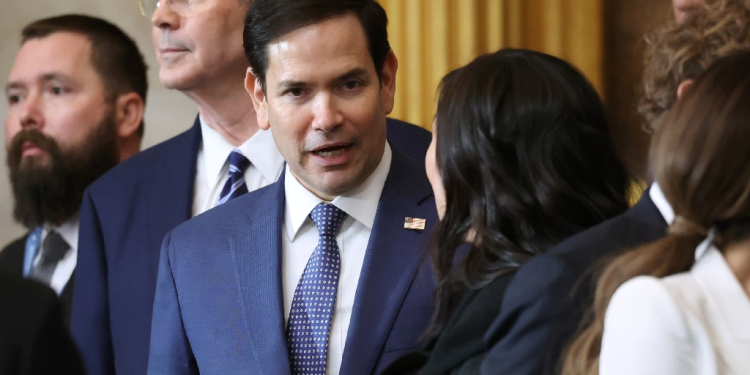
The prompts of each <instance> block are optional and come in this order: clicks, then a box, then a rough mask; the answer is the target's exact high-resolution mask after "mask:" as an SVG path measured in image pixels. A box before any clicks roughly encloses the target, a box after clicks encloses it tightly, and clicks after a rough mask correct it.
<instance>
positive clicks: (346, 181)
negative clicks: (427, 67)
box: [245, 15, 398, 200]
mask: <svg viewBox="0 0 750 375" xmlns="http://www.w3.org/2000/svg"><path fill="white" fill-rule="evenodd" d="M268 61H269V65H268V70H267V72H266V83H267V89H266V92H265V93H264V91H263V90H262V88H261V86H260V84H259V83H258V82H257V80H256V79H255V76H253V75H252V73H251V72H250V71H248V73H247V77H246V80H245V84H246V86H247V90H248V92H249V93H251V95H252V97H253V104H254V106H255V110H256V112H257V114H258V124H259V126H260V127H261V129H269V128H270V130H271V132H272V133H273V136H274V140H275V141H276V145H277V147H278V148H279V151H280V152H281V154H282V155H283V156H284V159H285V160H286V161H287V163H288V165H289V168H290V170H291V172H292V175H294V177H295V178H297V180H298V181H299V182H300V183H301V184H302V185H303V186H305V187H306V188H307V189H308V190H310V191H311V192H312V193H313V194H315V195H317V196H318V197H320V198H322V199H325V200H332V199H333V198H334V197H336V196H339V195H345V194H346V193H347V192H348V191H350V190H352V189H354V188H356V187H358V186H359V185H360V184H362V183H363V182H364V181H365V180H366V179H367V177H369V176H370V175H371V174H372V172H373V171H374V170H375V168H377V166H378V164H379V163H380V160H381V159H382V157H383V152H384V149H385V142H386V122H385V121H386V115H387V114H388V113H390V112H391V111H392V110H393V96H394V92H395V89H396V84H395V77H396V70H397V68H398V61H397V60H396V56H395V55H394V54H393V53H392V52H390V53H389V54H388V57H387V59H386V63H385V67H384V68H383V72H382V75H381V77H382V84H381V82H379V81H378V76H377V74H376V72H375V66H374V64H373V61H372V58H371V57H370V53H369V49H368V47H367V40H366V38H365V34H364V30H363V29H362V26H361V25H360V23H359V21H358V20H357V18H356V17H355V16H353V15H345V16H339V17H334V18H330V19H328V20H325V21H322V22H320V23H317V24H313V25H310V26H307V27H304V28H301V29H298V30H295V31H293V32H291V33H289V34H287V35H284V36H282V37H280V38H278V39H277V40H274V41H273V42H272V43H271V44H269V46H268ZM266 93H267V94H266Z"/></svg>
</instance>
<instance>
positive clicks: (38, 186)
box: [7, 112, 119, 228]
mask: <svg viewBox="0 0 750 375" xmlns="http://www.w3.org/2000/svg"><path fill="white" fill-rule="evenodd" d="M26 141H30V142H32V143H34V144H35V145H37V146H38V147H39V148H41V149H43V150H44V151H46V152H47V155H41V156H31V157H25V158H22V157H21V155H22V152H23V144H24V142H26ZM118 159H119V154H118V151H117V128H116V124H115V118H114V113H113V112H110V113H108V114H107V115H106V116H105V118H104V119H103V120H102V121H101V122H100V123H99V124H98V127H97V128H96V129H95V130H94V131H93V132H92V133H91V134H90V135H89V136H88V138H87V139H86V140H85V142H83V143H82V144H81V145H79V146H77V147H74V148H72V149H70V150H67V151H63V150H61V149H60V147H59V146H58V144H57V142H55V140H54V139H52V138H50V137H47V136H45V135H44V134H42V133H41V132H40V131H39V130H36V129H27V130H22V131H21V132H19V133H18V134H16V136H15V137H13V140H12V142H11V144H10V146H8V158H7V160H8V167H9V168H10V181H11V185H12V187H13V197H14V199H15V202H14V203H15V205H14V207H13V217H14V218H15V219H16V221H17V222H19V223H21V224H23V225H24V226H26V227H27V228H33V227H36V226H41V225H42V224H43V223H51V224H52V225H60V224H62V223H64V222H65V221H66V220H68V219H69V218H70V217H72V216H73V215H74V214H75V213H76V212H78V210H79V209H80V208H81V201H82V200H83V191H84V190H86V187H88V186H89V185H90V184H91V183H93V182H94V181H95V180H96V179H97V178H99V177H101V176H102V175H103V174H104V173H106V172H107V171H108V170H110V169H111V168H112V167H114V166H115V165H117V162H118Z"/></svg>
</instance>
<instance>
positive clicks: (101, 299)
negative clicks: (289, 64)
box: [71, 0, 430, 375]
mask: <svg viewBox="0 0 750 375" xmlns="http://www.w3.org/2000/svg"><path fill="white" fill-rule="evenodd" d="M250 3H251V1H248V0H240V1H238V0H202V1H200V2H188V1H161V2H158V1H155V0H143V1H141V4H140V5H141V9H142V10H143V12H144V13H145V14H146V15H147V16H150V17H151V22H152V24H153V29H152V31H153V40H154V47H155V49H156V54H157V59H158V61H159V64H160V71H159V77H160V80H161V82H162V83H163V84H164V85H165V86H166V87H168V88H170V89H175V90H179V91H181V92H182V93H184V94H185V95H187V96H188V97H189V98H191V99H192V100H193V101H194V102H195V103H196V104H197V105H198V112H199V116H198V117H197V118H196V120H195V123H194V125H193V127H192V128H191V129H189V130H188V131H186V132H184V133H182V134H180V135H178V136H176V137H174V138H172V139H170V140H168V141H166V142H164V143H161V144H159V145H157V146H154V147H152V148H151V149H149V150H146V151H144V152H141V153H139V154H137V155H136V156H134V157H133V158H131V160H128V162H126V163H123V164H121V165H120V166H119V167H118V168H115V169H113V170H112V172H111V173H108V174H107V175H105V176H104V177H103V178H101V179H100V180H99V181H97V182H96V183H95V184H93V185H92V186H91V187H90V188H89V189H88V190H87V192H86V194H85V195H84V202H83V206H82V209H81V230H80V238H79V242H80V246H79V258H78V259H79V262H78V270H77V276H76V278H77V280H78V282H77V287H76V289H75V293H74V298H73V299H74V301H73V313H72V314H73V316H72V323H71V329H72V335H73V338H74V339H75V340H76V342H77V344H78V346H79V348H80V350H81V353H82V356H83V359H84V362H85V365H86V367H87V370H88V372H89V373H91V374H112V373H115V372H116V373H118V374H137V375H141V374H143V373H145V372H146V367H147V364H148V348H149V338H150V332H151V312H152V307H153V298H154V290H155V287H156V273H157V269H158V264H159V249H160V246H161V243H162V240H163V239H164V236H165V235H166V234H167V233H168V232H169V231H171V230H172V229H174V228H175V227H176V226H177V225H179V224H181V223H183V222H184V221H186V220H188V219H190V218H191V217H193V216H195V215H198V214H200V213H202V212H204V211H206V210H208V209H210V208H212V207H214V206H216V205H217V204H219V203H220V202H223V201H226V200H228V199H231V198H234V197H236V196H238V195H239V194H240V193H242V192H244V191H253V190H255V189H258V188H260V187H263V186H266V185H268V184H270V183H273V182H275V181H276V180H277V179H278V178H279V176H280V175H281V173H282V170H283V163H284V162H283V158H282V157H281V154H279V152H278V150H277V148H276V145H275V144H274V142H273V139H272V136H271V133H270V132H267V131H260V130H259V128H258V125H257V123H256V116H255V112H254V109H253V104H252V101H251V99H250V97H249V96H248V94H247V92H246V90H245V87H244V84H243V77H244V76H245V73H246V71H247V68H248V62H247V58H246V57H245V55H244V51H243V48H242V29H243V25H244V22H243V21H244V15H245V13H246V12H247V10H248V9H249V6H250ZM388 139H389V141H390V142H391V143H392V144H393V145H397V146H399V147H401V146H403V148H402V150H404V151H405V152H406V153H407V154H409V155H410V156H412V157H413V158H424V154H425V152H426V150H427V147H428V146H429V143H430V136H429V133H428V132H427V131H425V130H424V129H421V128H418V127H416V126H414V125H409V124H406V123H403V122H399V121H395V120H389V121H388ZM233 161H236V162H238V164H237V166H239V167H243V168H244V173H240V175H241V176H242V180H243V181H242V184H240V185H239V186H235V185H234V184H232V183H229V184H228V183H227V182H228V181H232V179H231V175H234V173H230V169H233V168H235V167H237V166H234V165H233ZM235 182H236V181H235ZM225 187H229V190H227V191H228V194H222V193H223V192H224V188H225ZM235 187H236V188H237V189H233V188H235Z"/></svg>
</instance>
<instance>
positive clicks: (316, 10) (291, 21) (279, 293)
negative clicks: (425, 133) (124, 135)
mask: <svg viewBox="0 0 750 375" xmlns="http://www.w3.org/2000/svg"><path fill="white" fill-rule="evenodd" d="M246 23H247V25H246V28H245V39H244V41H245V43H244V46H245V51H246V54H247V56H248V59H249V60H250V66H251V69H249V70H248V74H247V78H246V81H245V85H246V87H247V90H248V92H249V93H250V95H251V97H252V100H253V104H254V106H255V110H256V113H257V118H258V124H259V126H260V127H261V129H264V130H265V129H270V131H271V132H272V134H273V137H274V140H275V141H276V144H277V146H278V149H279V151H280V152H281V154H282V155H283V156H284V159H285V160H286V162H287V164H286V167H285V171H284V174H283V176H282V178H281V179H280V180H279V181H278V182H276V183H275V184H272V185H270V186H268V187H265V188H263V189H260V190H257V191H254V192H251V193H249V194H246V195H244V196H242V197H239V198H237V199H235V200H233V201H230V202H228V203H227V204H225V205H222V206H219V207H217V208H216V209H213V210H211V211H209V212H207V213H205V214H203V215H200V216H198V217H196V218H194V219H192V220H190V221H188V222H186V223H184V224H182V225H180V226H179V227H177V228H176V229H175V230H174V231H172V232H171V233H170V234H169V235H167V237H166V238H165V240H164V244H163V246H162V253H161V263H160V266H159V275H158V281H157V287H156V296H155V302H154V314H153V325H152V327H153V328H152V332H151V347H150V357H149V371H148V373H149V374H189V373H190V374H192V373H198V372H200V373H204V374H235V373H253V374H290V373H293V374H339V373H341V374H371V373H377V372H379V371H380V370H382V369H383V367H384V366H387V365H388V364H389V363H390V362H391V361H393V360H394V359H395V358H396V357H398V356H400V355H401V354H403V353H405V352H407V351H409V350H410V349H412V350H413V349H414V348H416V347H418V346H419V345H420V342H419V336H420V333H421V332H422V330H423V329H424V328H425V327H426V325H427V323H428V320H429V317H430V315H431V310H432V294H433V289H434V284H433V281H432V278H431V276H430V272H429V265H428V264H427V262H426V261H425V254H424V249H425V246H426V245H427V242H428V239H429V228H430V227H431V226H432V225H434V224H435V223H436V222H437V213H436V209H435V203H434V198H433V197H432V192H431V190H430V185H429V182H428V180H427V177H426V175H425V171H424V167H423V166H422V163H420V162H417V161H415V160H412V159H410V158H409V157H408V156H406V155H405V154H404V153H403V152H401V151H400V150H399V149H398V148H397V147H396V146H395V145H392V144H390V142H387V141H386V115H387V114H388V113H389V112H390V111H391V110H392V108H393V102H394V100H393V97H394V92H395V87H396V85H395V78H396V70H397V66H398V62H397V60H396V56H395V55H394V54H393V52H392V51H391V49H390V47H389V44H388V39H387V32H386V24H387V17H386V15H385V11H384V10H383V8H382V7H381V6H380V5H379V4H378V3H377V2H375V1H374V0H359V1H351V0H256V2H255V3H254V4H253V6H252V8H251V10H250V12H249V13H248V15H247V17H246Z"/></svg>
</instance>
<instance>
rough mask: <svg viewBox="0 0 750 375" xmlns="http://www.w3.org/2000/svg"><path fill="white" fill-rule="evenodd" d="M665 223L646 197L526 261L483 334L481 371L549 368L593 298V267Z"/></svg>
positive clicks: (648, 238)
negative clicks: (484, 348) (485, 350)
mask: <svg viewBox="0 0 750 375" xmlns="http://www.w3.org/2000/svg"><path fill="white" fill-rule="evenodd" d="M666 228H667V224H666V222H665V221H664V218H663V217H662V216H661V213H660V212H659V211H658V209H657V208H656V206H655V205H654V204H653V202H652V201H651V199H650V198H649V197H648V192H646V193H644V197H643V198H642V199H641V200H640V201H639V202H638V204H637V205H636V206H635V207H633V208H631V209H630V210H628V211H626V212H624V213H622V214H620V215H619V216H616V217H614V218H612V219H610V220H607V221H605V222H603V223H601V224H599V225H597V226H595V227H593V228H590V229H588V230H586V231H583V232H581V233H579V234H577V235H575V236H573V237H571V238H569V239H567V240H565V241H563V242H562V243H560V244H558V245H557V246H556V247H554V248H552V249H550V250H549V251H548V252H547V253H545V254H542V255H539V256H536V257H534V258H532V259H531V260H529V261H528V262H527V263H526V264H524V265H523V266H522V267H521V268H520V269H519V271H518V273H517V274H516V276H515V278H514V279H513V280H512V281H511V284H510V286H509V287H508V290H507V292H506V294H505V298H504V299H503V305H502V312H501V314H500V316H499V317H498V319H497V320H496V321H495V323H493V325H492V327H491V328H490V330H489V331H488V332H487V335H486V336H485V343H486V344H487V345H488V346H489V347H492V349H491V351H490V354H489V355H488V357H487V359H486V360H485V363H484V364H483V373H487V374H493V373H511V374H552V373H556V368H557V366H558V360H559V356H560V354H561V352H562V350H563V348H564V347H565V345H566V344H567V343H568V342H569V340H570V339H571V338H572V337H573V335H574V334H575V332H576V331H577V329H578V327H579V325H580V323H581V319H582V317H583V314H584V312H585V311H586V309H587V308H588V306H589V305H590V303H591V301H592V299H593V291H594V284H593V281H592V279H591V276H592V271H595V267H596V266H597V265H598V264H600V263H599V262H600V261H602V260H605V259H607V258H609V257H613V256H615V255H617V254H619V253H621V252H622V251H625V250H628V249H632V248H635V247H637V246H640V245H643V244H646V243H649V242H652V241H655V240H657V239H659V238H661V237H662V236H664V234H665V232H666Z"/></svg>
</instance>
